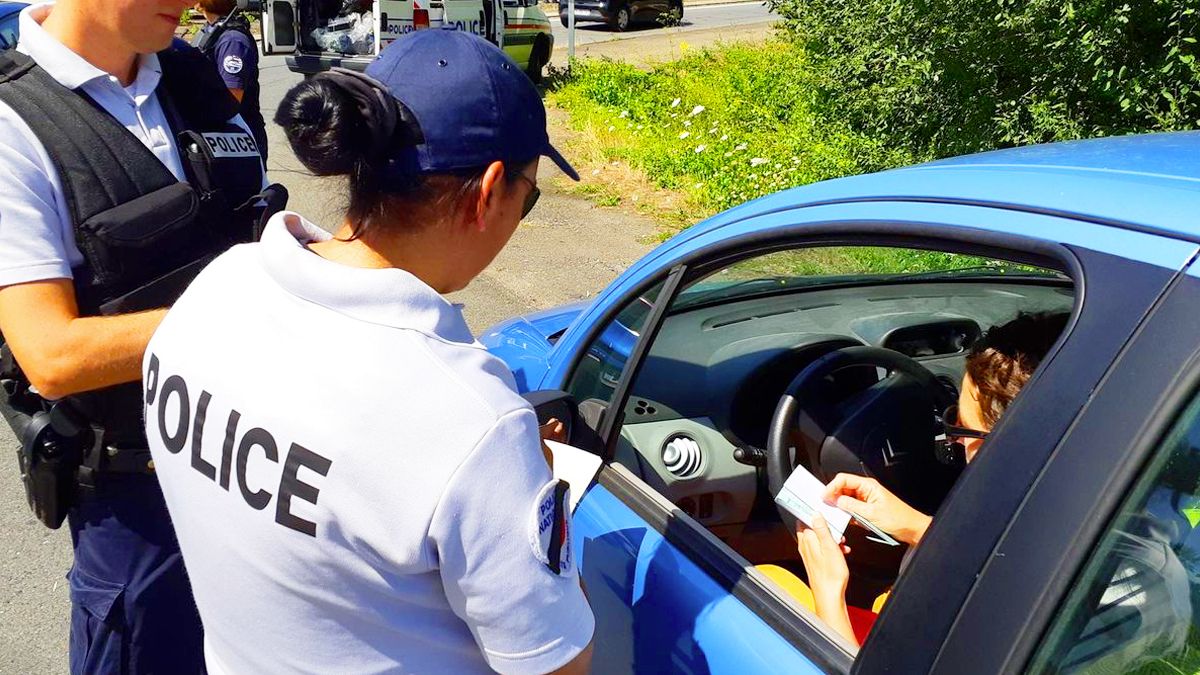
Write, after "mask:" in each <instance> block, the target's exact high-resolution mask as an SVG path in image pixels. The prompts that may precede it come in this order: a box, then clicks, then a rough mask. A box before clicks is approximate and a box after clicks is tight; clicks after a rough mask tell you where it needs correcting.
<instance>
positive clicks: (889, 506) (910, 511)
mask: <svg viewBox="0 0 1200 675" xmlns="http://www.w3.org/2000/svg"><path fill="white" fill-rule="evenodd" d="M825 501H826V502H828V503H830V504H833V505H834V506H836V507H838V508H839V509H841V510H843V511H848V512H850V513H851V514H853V515H855V516H861V517H863V518H866V519H867V520H869V521H871V524H873V525H874V526H875V527H878V528H879V529H881V530H883V531H884V532H887V533H888V534H890V535H892V536H893V537H895V538H896V539H899V540H900V541H902V542H904V543H906V544H909V545H910V546H915V545H916V544H917V543H918V542H920V541H921V538H922V537H924V536H925V531H926V530H928V529H929V524H930V523H931V522H933V519H932V518H930V517H929V516H927V515H925V514H924V513H921V512H920V511H918V510H916V509H914V508H913V507H911V506H909V505H908V504H905V503H904V502H903V501H902V500H901V499H900V498H899V497H897V496H896V495H894V494H892V493H891V492H890V491H888V489H887V488H885V487H883V486H882V485H880V484H879V481H877V480H875V479H874V478H867V477H866V476H856V475H854V474H850V473H839V474H838V475H837V476H835V477H834V479H833V480H832V481H830V482H829V485H828V486H827V487H826V488H825Z"/></svg>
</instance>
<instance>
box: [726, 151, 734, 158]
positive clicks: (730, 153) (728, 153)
mask: <svg viewBox="0 0 1200 675" xmlns="http://www.w3.org/2000/svg"><path fill="white" fill-rule="evenodd" d="M725 156H726V157H733V152H732V151H730V152H727V153H725Z"/></svg>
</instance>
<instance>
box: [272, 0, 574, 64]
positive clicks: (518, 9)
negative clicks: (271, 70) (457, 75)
mask: <svg viewBox="0 0 1200 675" xmlns="http://www.w3.org/2000/svg"><path fill="white" fill-rule="evenodd" d="M262 27H263V52H264V53H265V54H287V55H288V57H287V64H288V67H289V68H291V69H292V71H294V72H300V73H304V74H305V75H312V74H315V73H319V72H321V71H323V70H328V69H330V68H333V67H335V66H341V67H343V68H353V69H355V70H360V71H361V70H363V69H365V68H366V67H367V64H369V63H370V62H371V61H372V60H373V59H374V58H375V56H376V55H378V54H379V51H380V50H381V49H383V48H384V47H386V46H388V45H389V44H390V43H391V42H392V41H394V40H395V39H396V38H399V37H400V36H402V35H404V34H405V33H409V32H412V31H415V30H422V29H434V28H443V29H451V30H465V31H470V32H472V33H475V34H476V35H479V36H481V37H484V38H486V39H487V40H489V41H491V42H492V43H494V44H497V45H499V46H500V47H501V48H502V49H504V51H505V52H506V53H507V54H508V55H509V56H511V57H512V59H513V60H514V61H516V62H517V64H518V65H519V66H521V67H522V68H523V69H524V70H525V72H526V73H528V74H529V77H530V78H531V79H532V80H533V81H534V82H537V81H539V80H540V79H541V76H542V71H543V69H544V68H545V67H546V64H547V63H549V61H550V53H551V51H552V50H553V48H554V35H553V33H551V30H550V21H549V19H547V18H546V14H545V13H544V12H543V11H542V10H541V9H540V8H539V7H538V4H537V0H374V1H373V2H369V1H368V2H356V1H354V0H346V1H345V2H340V3H339V2H336V0H334V1H333V2H332V4H331V2H329V1H327V0H266V1H265V2H263V3H262Z"/></svg>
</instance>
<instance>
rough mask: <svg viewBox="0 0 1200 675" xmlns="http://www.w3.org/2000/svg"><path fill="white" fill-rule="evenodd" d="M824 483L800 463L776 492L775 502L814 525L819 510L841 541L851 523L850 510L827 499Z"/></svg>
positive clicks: (809, 524)
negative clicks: (848, 511)
mask: <svg viewBox="0 0 1200 675" xmlns="http://www.w3.org/2000/svg"><path fill="white" fill-rule="evenodd" d="M824 496H825V484H824V483H822V482H821V481H820V480H819V479H818V478H817V477H816V476H814V475H812V474H811V473H809V472H808V470H807V469H805V468H804V467H802V466H797V467H796V470H795V471H793V472H792V475H790V476H788V479H787V481H786V482H784V484H783V489H781V490H780V491H779V494H777V495H775V503H776V504H778V505H780V506H782V507H783V508H785V509H787V511H788V513H790V514H792V515H793V516H796V517H797V518H799V519H800V521H801V522H802V523H804V524H805V525H807V526H809V527H812V526H813V522H814V521H815V519H816V516H817V515H818V514H819V515H820V516H821V517H823V518H824V519H825V522H826V524H828V525H829V533H830V534H832V535H833V539H834V541H839V540H841V538H842V537H843V536H844V535H845V533H846V526H848V525H849V524H850V514H849V513H846V512H845V511H843V510H841V509H839V508H838V507H836V506H831V505H829V504H826V503H825V499H824Z"/></svg>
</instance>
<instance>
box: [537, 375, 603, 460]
mask: <svg viewBox="0 0 1200 675" xmlns="http://www.w3.org/2000/svg"><path fill="white" fill-rule="evenodd" d="M522 396H523V397H524V398H525V400H526V401H528V402H529V405H531V406H533V411H534V412H535V413H536V414H537V419H538V424H539V425H541V424H545V423H546V422H549V421H550V420H552V419H557V420H558V421H560V422H562V423H563V426H564V427H565V431H566V437H567V445H570V446H573V447H576V448H579V449H580V450H585V451H587V452H590V453H593V454H596V455H599V456H601V457H603V456H604V444H603V443H601V442H600V436H599V435H598V434H597V433H596V430H595V429H593V428H592V427H591V426H589V425H588V422H589V420H587V419H585V418H584V417H583V416H582V415H580V410H579V405H578V404H577V403H576V402H575V398H574V397H572V396H571V395H570V394H568V393H567V392H565V391H560V390H557V389H541V390H538V391H531V392H527V393H525V394H523V395H522Z"/></svg>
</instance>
